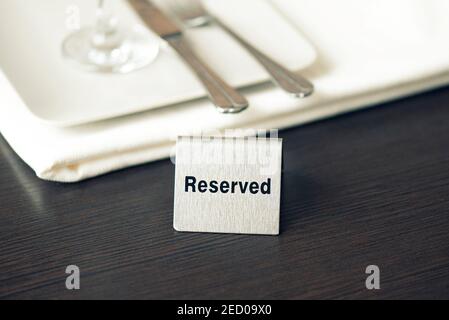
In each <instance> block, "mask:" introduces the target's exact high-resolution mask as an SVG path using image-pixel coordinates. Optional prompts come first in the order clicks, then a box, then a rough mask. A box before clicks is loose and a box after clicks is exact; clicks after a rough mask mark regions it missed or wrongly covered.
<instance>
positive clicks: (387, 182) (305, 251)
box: [0, 88, 449, 299]
mask: <svg viewBox="0 0 449 320" xmlns="http://www.w3.org/2000/svg"><path fill="white" fill-rule="evenodd" d="M281 137H283V138H284V149H285V153H284V167H285V171H284V176H283V191H282V206H281V235H280V236H279V237H271V236H247V235H221V234H194V233H177V232H175V231H174V230H173V228H172V218H173V216H172V215H173V211H172V206H173V183H174V166H173V165H172V164H171V162H169V161H161V162H157V163H151V164H147V165H142V166H139V167H135V168H130V169H126V170H122V171H119V172H116V173H112V174H109V175H106V176H103V177H99V178H96V179H92V180H89V181H85V182H82V183H78V184H71V185H64V184H57V183H50V182H45V181H40V180H39V179H37V178H35V177H34V174H33V172H32V171H31V170H30V169H29V168H28V167H27V166H26V165H25V164H24V163H23V162H22V161H21V160H20V159H19V158H18V157H17V156H16V155H15V154H14V153H13V151H12V150H11V149H10V147H9V146H8V145H7V144H6V142H5V141H4V140H3V139H1V138H0V179H1V180H0V298H8V299H16V298H27V299H28V298H50V299H80V298H89V299H90V298H139V299H140V298H143V299H147V298H158V299H159V298H161V299H167V298H168V299H176V298H188V299H209V298H212V299H216V298H217V299H227V298H253V299H258V298H263V299H265V298H269V299H280V298H282V299H285V298H286V299H298V298H332V299H340V298H438V299H440V298H446V299H448V298H449V88H443V89H439V90H435V91H433V92H429V93H425V94H421V95H417V96H414V97H410V98H407V99H403V100H400V101H396V102H392V103H387V104H385V105H382V106H377V107H376V108H374V109H369V110H365V111H360V112H356V113H352V114H349V115H344V116H341V117H338V118H334V119H330V120H326V121H321V122H317V123H314V124H310V125H307V126H303V127H299V128H295V129H291V130H286V131H283V132H281ZM69 264H75V265H77V266H79V267H80V269H81V290H79V291H69V290H66V289H65V279H66V274H65V268H66V266H67V265H69ZM370 264H375V265H378V266H379V267H380V271H381V274H380V281H381V289H380V290H377V291H369V290H367V289H366V288H365V279H366V276H367V275H366V274H365V268H366V266H367V265H370Z"/></svg>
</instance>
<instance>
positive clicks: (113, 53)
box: [62, 27, 159, 73]
mask: <svg viewBox="0 0 449 320" xmlns="http://www.w3.org/2000/svg"><path fill="white" fill-rule="evenodd" d="M121 32H122V38H123V41H121V42H120V43H119V44H118V45H117V46H116V47H112V48H107V49H106V48H104V49H99V48H97V47H95V46H94V45H93V44H92V39H93V37H94V35H95V29H94V28H93V27H91V28H83V29H80V30H79V31H77V32H74V33H72V34H71V35H69V36H68V37H67V38H66V39H65V40H64V42H63V45H62V49H63V53H64V56H65V57H67V58H69V59H70V60H72V61H73V62H75V63H76V64H77V65H78V66H79V67H81V68H83V69H84V70H88V71H94V72H104V73H129V72H132V71H135V70H138V69H141V68H143V67H145V66H147V65H149V64H150V63H152V62H153V61H154V60H155V59H156V57H157V55H158V53H159V42H158V41H157V40H156V39H152V38H151V37H150V36H149V35H148V34H145V33H144V32H143V30H139V28H137V27H136V28H135V29H133V30H122V31H121Z"/></svg>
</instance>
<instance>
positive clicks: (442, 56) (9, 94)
mask: <svg viewBox="0 0 449 320" xmlns="http://www.w3.org/2000/svg"><path fill="white" fill-rule="evenodd" d="M260 1H265V0H260ZM272 2H273V4H274V6H275V7H276V8H277V10H279V11H280V12H281V13H282V14H283V15H284V16H285V17H286V19H289V21H290V22H291V23H292V24H294V25H295V26H296V27H298V28H299V29H300V30H301V32H302V33H303V34H305V35H306V36H307V38H308V39H309V40H310V41H311V42H312V43H313V44H314V45H315V46H316V48H317V50H318V60H317V63H316V64H314V65H313V67H311V68H309V69H308V70H306V72H304V74H305V75H306V76H307V77H309V78H310V79H311V80H312V81H313V83H314V84H315V86H316V93H315V94H314V96H312V97H310V98H308V99H305V100H296V99H293V98H291V97H289V96H287V95H285V94H284V93H283V92H282V91H280V90H279V89H277V88H275V87H273V86H272V85H262V86H259V87H257V88H252V89H247V90H246V91H245V94H247V96H248V98H249V101H250V103H251V108H250V109H248V110H247V111H246V112H244V113H241V114H238V115H222V114H219V113H217V112H216V111H215V110H214V108H213V107H212V105H211V104H210V102H209V101H207V100H200V101H194V102H189V103H185V104H182V105H179V106H175V107H170V108H164V109H159V110H153V111H148V112H143V113H139V114H134V115H129V116H126V117H122V118H116V119H112V120H107V121H102V122H99V123H92V124H88V125H83V126H77V127H71V128H55V127H51V126H48V125H45V124H42V123H40V122H39V121H37V120H36V119H35V118H34V117H33V116H32V115H30V113H29V111H28V110H27V108H26V107H25V106H24V105H23V102H22V101H21V99H20V98H19V97H18V96H17V95H16V94H15V91H14V89H13V88H12V86H11V84H10V83H9V81H8V80H7V79H6V77H4V76H3V75H2V74H0V131H1V133H2V134H3V136H4V137H5V138H6V140H7V141H8V142H9V144H10V145H11V147H12V148H13V149H14V150H15V151H16V152H17V153H18V154H19V156H20V157H21V158H22V159H23V160H24V161H25V162H26V163H28V164H29V165H30V166H31V167H32V168H33V169H34V170H35V171H36V174H37V175H38V176H39V177H40V178H42V179H47V180H53V181H62V182H74V181H79V180H82V179H85V178H89V177H93V176H96V175H99V174H103V173H106V172H110V171H112V170H116V169H120V168H124V167H127V166H131V165H136V164H141V163H144V162H148V161H152V160H157V159H162V158H166V157H168V156H169V154H170V151H171V148H172V146H173V144H174V141H175V137H176V136H177V135H178V134H185V133H189V132H198V131H199V130H203V131H205V132H207V131H212V130H214V129H221V128H246V127H250V128H285V127H288V126H293V125H297V124H301V123H305V122H310V121H313V120H316V119H321V118H324V117H329V116H332V115H336V114H339V113H342V112H347V111H350V110H355V109H359V108H362V107H366V106H370V105H373V104H376V103H379V102H383V101H386V100H390V99H394V98H397V97H401V96H404V95H408V94H412V93H415V92H418V91H423V90H427V89H430V88H434V87H437V86H440V85H443V84H447V83H449V55H448V54H447V53H448V52H449V41H447V39H449V21H448V19H447V14H446V13H447V12H449V2H448V1H445V0H431V1H429V0H415V1H410V0H397V1H389V0H370V1H363V3H361V2H360V1H357V0H341V1H338V3H334V2H333V1H325V0H319V1H317V0H313V1H312V0H272ZM239 3H242V1H238V0H226V1H217V0H214V1H208V6H209V7H210V9H211V10H213V11H214V12H216V14H217V15H219V16H220V17H221V18H222V19H223V20H226V21H232V23H233V27H235V28H236V30H237V31H238V29H239V26H238V21H235V18H234V16H233V12H234V11H235V10H236V6H238V5H241V4H239ZM264 25H265V28H267V34H269V28H270V22H269V21H264ZM253 41H256V40H254V39H253ZM257 41H263V43H261V47H264V46H266V45H267V43H269V39H268V40H266V39H257ZM257 41H256V42H257ZM289 45H291V46H294V45H295V44H294V43H291V44H289Z"/></svg>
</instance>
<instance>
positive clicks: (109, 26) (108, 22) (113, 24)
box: [92, 0, 123, 50]
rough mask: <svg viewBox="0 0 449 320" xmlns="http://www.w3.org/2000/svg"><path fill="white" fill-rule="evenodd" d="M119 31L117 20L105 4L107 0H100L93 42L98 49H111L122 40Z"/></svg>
mask: <svg viewBox="0 0 449 320" xmlns="http://www.w3.org/2000/svg"><path fill="white" fill-rule="evenodd" d="M122 40H123V39H122V38H121V36H120V34H119V31H118V26H117V20H116V18H115V17H114V15H113V14H112V12H111V10H108V9H107V8H106V6H105V0H98V6H97V22H96V26H95V33H94V35H93V39H92V44H93V46H94V47H96V48H97V49H103V50H104V49H106V50H110V49H112V48H114V47H118V46H119V45H120V43H121V42H122Z"/></svg>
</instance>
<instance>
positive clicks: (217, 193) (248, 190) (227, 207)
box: [173, 137, 282, 235]
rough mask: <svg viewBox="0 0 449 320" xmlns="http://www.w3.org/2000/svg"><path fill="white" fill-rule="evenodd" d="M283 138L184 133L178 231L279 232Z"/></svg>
mask: <svg viewBox="0 0 449 320" xmlns="http://www.w3.org/2000/svg"><path fill="white" fill-rule="evenodd" d="M281 165H282V140H280V139H277V138H229V137H179V138H178V141H177V144H176V176H175V204H174V221H173V226H174V228H175V229H176V230H177V231H190V232H220V233H247V234H268V235H277V234H279V209H280V208H279V207H280V191H281Z"/></svg>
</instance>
